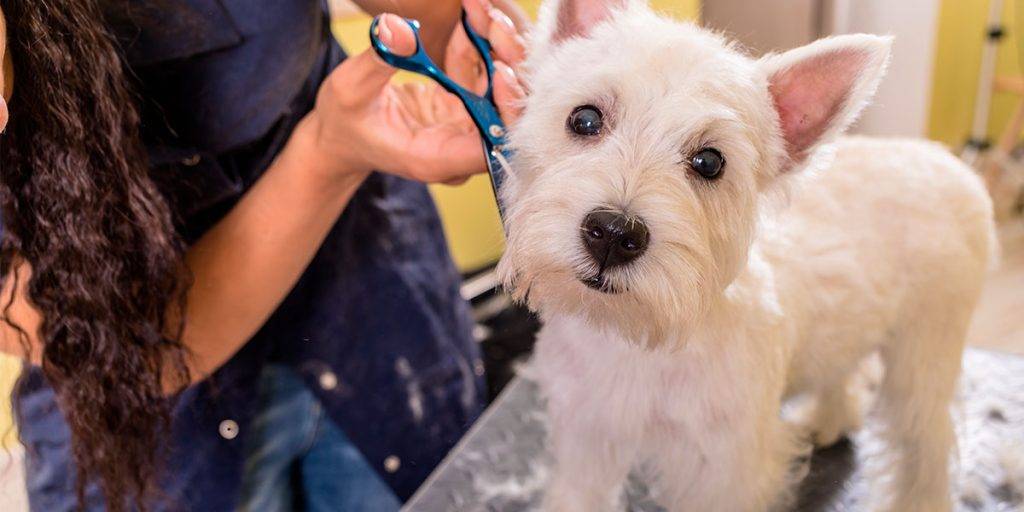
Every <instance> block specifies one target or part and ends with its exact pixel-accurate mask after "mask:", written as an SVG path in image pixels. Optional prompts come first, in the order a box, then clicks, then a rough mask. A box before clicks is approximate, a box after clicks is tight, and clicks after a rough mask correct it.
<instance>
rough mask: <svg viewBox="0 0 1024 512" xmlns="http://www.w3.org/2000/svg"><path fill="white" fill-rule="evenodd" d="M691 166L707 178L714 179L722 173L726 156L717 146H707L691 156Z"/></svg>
mask: <svg viewBox="0 0 1024 512" xmlns="http://www.w3.org/2000/svg"><path fill="white" fill-rule="evenodd" d="M690 167H692V168H693V170H694V171H695V172H696V173H697V174H700V175H701V176H703V177H704V178H705V179H709V180H713V179H715V178H718V177H719V176H721V175H722V171H723V170H724V169H725V157H723V156H722V153H720V152H719V151H718V150H717V149H715V148H705V149H702V150H700V151H698V152H697V153H695V154H694V155H693V156H692V157H690Z"/></svg>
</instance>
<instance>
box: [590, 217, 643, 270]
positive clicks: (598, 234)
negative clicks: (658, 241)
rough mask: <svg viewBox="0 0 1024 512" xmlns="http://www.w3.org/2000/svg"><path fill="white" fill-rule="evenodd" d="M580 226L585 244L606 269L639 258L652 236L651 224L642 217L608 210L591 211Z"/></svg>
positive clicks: (598, 262)
mask: <svg viewBox="0 0 1024 512" xmlns="http://www.w3.org/2000/svg"><path fill="white" fill-rule="evenodd" d="M580 229H581V230H582V231H583V233H582V235H583V246H584V247H586V248H587V252H589V253H590V256H591V257H593V258H594V261H596V262H597V264H598V265H600V266H601V269H602V270H603V269H608V268H612V267H617V266H619V265H625V264H626V263H629V262H631V261H633V260H635V259H637V258H638V257H640V255H641V254H643V253H644V251H645V250H647V243H648V242H649V241H650V239H651V235H650V233H648V231H647V225H645V224H644V222H643V221H642V220H640V219H639V218H636V217H633V218H630V217H626V216H625V215H623V214H621V213H615V212H610V211H607V210H594V211H592V212H590V213H588V214H587V216H586V217H584V218H583V225H582V226H581V227H580Z"/></svg>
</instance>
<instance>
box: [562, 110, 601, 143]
mask: <svg viewBox="0 0 1024 512" xmlns="http://www.w3.org/2000/svg"><path fill="white" fill-rule="evenodd" d="M601 117H602V116H601V111H600V110H598V108H597V107H595V106H593V105H584V106H582V107H576V108H575V109H574V110H573V111H572V114H569V119H568V121H567V122H566V124H568V125H569V129H570V130H572V132H573V133H575V134H576V135H582V136H584V137H591V136H594V135H597V134H599V133H601V127H602V126H604V120H603V119H602V118H601Z"/></svg>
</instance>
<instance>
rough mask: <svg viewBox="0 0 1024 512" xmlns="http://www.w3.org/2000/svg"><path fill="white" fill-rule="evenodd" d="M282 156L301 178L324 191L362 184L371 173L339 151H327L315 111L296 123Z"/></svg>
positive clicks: (337, 148) (341, 150)
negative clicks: (285, 155) (290, 161)
mask: <svg viewBox="0 0 1024 512" xmlns="http://www.w3.org/2000/svg"><path fill="white" fill-rule="evenodd" d="M285 152H286V153H289V155H290V157H291V158H293V159H294V160H295V161H296V163H297V165H299V166H300V167H301V168H302V169H303V170H304V172H305V174H307V175H309V176H310V177H312V178H313V179H315V180H318V181H320V182H321V184H322V185H324V186H327V187H331V186H337V185H345V184H346V183H351V182H353V181H355V182H359V181H362V180H363V179H364V178H365V177H366V176H367V175H369V174H370V172H371V171H372V169H370V168H369V167H367V166H365V165H360V164H359V163H357V162H356V159H355V158H353V157H351V156H349V155H347V154H346V153H345V152H344V151H343V148H340V147H334V148H328V147H327V144H325V142H324V137H323V126H322V124H321V120H320V118H319V116H318V113H317V111H316V110H314V111H312V112H310V113H309V114H308V115H307V116H306V117H304V118H303V119H302V120H301V121H299V124H298V125H297V126H296V127H295V130H294V131H293V132H292V136H291V139H290V140H289V142H288V146H287V147H286V148H285Z"/></svg>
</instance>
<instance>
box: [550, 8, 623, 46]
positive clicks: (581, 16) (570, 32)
mask: <svg viewBox="0 0 1024 512" xmlns="http://www.w3.org/2000/svg"><path fill="white" fill-rule="evenodd" d="M630 1H631V0H549V1H548V2H546V3H545V4H544V6H543V7H542V11H541V19H542V25H544V24H546V25H548V27H547V28H548V30H549V34H548V37H547V39H548V41H547V42H550V43H554V44H558V43H561V42H563V41H566V40H568V39H572V38H574V37H586V36H587V34H589V33H590V29H591V28H593V27H594V26H595V25H598V24H600V23H601V22H602V21H605V20H607V19H608V18H609V17H610V16H611V14H612V12H613V11H615V10H616V9H622V8H624V7H626V6H627V4H629V3H630ZM544 18H549V19H548V23H543V20H544Z"/></svg>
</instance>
